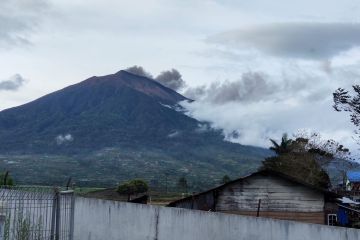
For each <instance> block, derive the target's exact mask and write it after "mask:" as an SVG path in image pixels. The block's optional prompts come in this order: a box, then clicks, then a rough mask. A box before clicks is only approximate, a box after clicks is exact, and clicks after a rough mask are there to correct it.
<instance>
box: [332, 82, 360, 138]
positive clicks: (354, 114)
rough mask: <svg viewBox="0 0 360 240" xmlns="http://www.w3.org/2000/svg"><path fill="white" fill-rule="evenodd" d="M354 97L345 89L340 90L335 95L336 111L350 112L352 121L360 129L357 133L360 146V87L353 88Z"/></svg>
mask: <svg viewBox="0 0 360 240" xmlns="http://www.w3.org/2000/svg"><path fill="white" fill-rule="evenodd" d="M353 90H354V93H355V94H354V95H351V94H350V93H349V91H346V90H345V89H343V88H338V89H337V90H336V91H335V92H334V93H333V100H334V105H333V107H334V109H335V111H337V112H342V111H344V112H349V113H350V121H351V122H352V123H353V124H354V125H355V126H356V127H357V128H358V130H357V131H356V132H355V133H356V134H357V135H358V144H360V131H359V130H360V85H354V86H353Z"/></svg>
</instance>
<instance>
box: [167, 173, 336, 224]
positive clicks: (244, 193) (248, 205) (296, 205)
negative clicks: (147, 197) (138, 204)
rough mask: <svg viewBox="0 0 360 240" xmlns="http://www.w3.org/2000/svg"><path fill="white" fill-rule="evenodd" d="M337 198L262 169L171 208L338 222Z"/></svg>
mask: <svg viewBox="0 0 360 240" xmlns="http://www.w3.org/2000/svg"><path fill="white" fill-rule="evenodd" d="M338 197H339V195H337V194H335V193H333V192H329V191H327V190H324V189H320V188H317V187H314V186H312V185H310V184H308V183H306V182H303V181H299V180H297V179H295V178H293V177H290V176H287V175H284V174H282V173H278V172H274V171H269V170H263V171H259V172H256V173H253V174H251V175H248V176H246V177H243V178H239V179H236V180H233V181H231V182H228V183H226V184H224V185H221V186H219V187H216V188H214V189H210V190H208V191H205V192H202V193H199V194H195V195H192V196H189V197H186V198H183V199H179V200H177V201H174V202H171V203H170V204H168V207H178V208H187V209H196V210H204V211H216V212H223V213H232V214H239V215H248V216H260V217H269V218H275V219H284V220H294V221H300V222H308V223H317V224H329V225H335V224H336V222H337V211H338V205H337V204H336V201H337V200H336V199H337V198H338Z"/></svg>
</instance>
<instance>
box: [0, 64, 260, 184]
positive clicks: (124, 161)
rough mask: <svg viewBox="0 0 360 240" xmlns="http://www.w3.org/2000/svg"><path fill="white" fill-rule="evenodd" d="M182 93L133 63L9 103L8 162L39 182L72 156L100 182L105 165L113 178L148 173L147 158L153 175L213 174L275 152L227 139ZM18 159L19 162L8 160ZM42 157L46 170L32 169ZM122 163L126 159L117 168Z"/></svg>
mask: <svg viewBox="0 0 360 240" xmlns="http://www.w3.org/2000/svg"><path fill="white" fill-rule="evenodd" d="M181 101H190V100H189V99H187V98H186V97H184V96H182V95H180V94H179V93H177V92H175V91H173V90H171V89H169V88H167V87H165V86H163V85H161V84H160V83H158V82H156V81H154V80H152V79H149V78H146V77H142V76H138V75H134V74H132V73H129V72H126V71H119V72H117V73H115V74H111V75H107V76H101V77H91V78H89V79H87V80H84V81H82V82H80V83H78V84H74V85H71V86H69V87H66V88H64V89H62V90H59V91H56V92H53V93H51V94H48V95H46V96H43V97H41V98H39V99H37V100H35V101H32V102H30V103H27V104H24V105H22V106H18V107H14V108H10V109H7V110H4V111H1V112H0V168H4V169H5V168H6V169H9V168H10V169H11V170H12V171H13V172H15V174H18V177H19V178H22V179H23V178H27V177H28V178H29V179H30V180H29V179H28V180H27V181H30V182H31V183H34V179H39V178H40V175H41V174H49V175H48V176H47V177H46V179H52V178H53V177H54V176H56V175H59V174H60V175H64V174H65V173H64V172H62V171H63V170H61V169H63V168H59V166H58V165H63V164H70V165H71V169H72V170H73V171H75V172H76V174H77V176H82V177H84V176H88V178H86V180H84V178H82V179H83V180H81V181H83V182H84V181H85V182H86V181H90V182H91V181H95V182H97V183H99V182H100V180H99V176H98V175H96V174H98V173H99V172H102V173H107V174H106V177H104V176H103V175H102V176H101V181H102V182H103V183H104V184H108V183H109V182H113V181H119V179H118V178H119V176H118V173H123V175H122V177H123V178H125V177H126V176H128V177H131V176H132V177H133V176H134V175H126V174H130V173H129V171H130V169H132V170H131V173H132V174H135V175H136V174H140V175H141V176H142V175H144V172H143V170H142V167H143V166H147V168H149V169H152V170H151V171H152V172H151V174H150V173H145V176H147V175H149V176H150V175H151V176H152V175H153V174H154V173H155V172H157V173H163V172H164V171H168V170H170V169H171V170H174V169H175V170H174V171H175V172H176V171H180V170H178V169H183V170H182V171H185V172H187V171H190V170H189V169H192V170H191V171H193V174H195V173H196V176H199V174H200V173H199V171H204V174H205V175H207V173H208V171H209V169H214V170H215V169H216V170H217V171H218V173H217V174H223V173H227V174H229V171H230V172H233V173H235V172H236V171H237V170H236V169H239V168H240V166H241V164H240V163H241V162H242V163H244V162H248V161H253V162H254V161H255V162H254V163H253V166H256V163H259V161H260V160H261V159H262V157H263V156H265V155H266V154H267V152H266V151H264V150H263V149H260V148H255V147H249V146H242V145H239V144H233V143H229V142H225V141H223V136H222V134H221V131H217V130H213V129H211V128H210V127H209V125H208V124H207V123H203V122H200V121H198V120H196V119H194V118H191V117H189V116H187V115H186V114H184V113H183V111H182V108H181V106H180V105H179V102H181ZM2 156H3V159H4V161H1V159H2ZM9 158H10V159H11V161H10V160H8V159H9ZM14 159H15V160H14ZM16 159H17V160H16ZM24 159H26V160H24ZM41 159H42V160H41ZM59 159H60V160H59ZM14 161H15V162H17V164H15V165H14V164H12V165H11V164H8V162H12V163H13V162H14ZM34 161H36V164H37V165H36V166H37V168H43V171H42V172H37V171H35V170H34V172H32V174H29V171H30V170H29V169H32V168H33V166H32V165H29V164H31V163H33V164H35V163H34ZM38 161H43V162H42V163H41V164H39V163H38ZM223 161H225V163H224V162H223ZM90 162H91V163H92V164H89V163H90ZM114 166H118V167H117V168H116V169H117V170H116V171H117V172H116V173H115V172H113V170H114ZM124 166H126V167H124ZM134 166H137V168H135V169H134ZM150 166H152V167H150ZM92 167H94V169H92ZM24 169H26V170H27V171H26V172H22V171H24ZM176 169H177V170H176ZM226 169H228V170H226ZM246 169H248V167H247V168H245V170H246ZM245 170H244V169H242V172H244V171H245ZM58 171H60V172H58ZM64 171H65V170H64ZM242 172H239V174H240V173H242ZM20 173H21V174H20ZM94 174H95V175H94ZM177 174H178V175H180V174H183V172H177V173H176V174H175V175H177ZM34 176H37V177H34ZM194 176H195V175H194ZM42 178H43V177H42ZM89 179H90V180H89ZM51 181H52V180H51ZM79 181H80V180H79ZM81 181H80V182H81ZM37 182H38V181H37ZM27 183H29V182H27Z"/></svg>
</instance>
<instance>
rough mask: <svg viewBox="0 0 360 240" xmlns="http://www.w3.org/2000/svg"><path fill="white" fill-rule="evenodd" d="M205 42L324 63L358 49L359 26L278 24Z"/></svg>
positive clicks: (357, 24)
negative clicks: (352, 49)
mask: <svg viewBox="0 0 360 240" xmlns="http://www.w3.org/2000/svg"><path fill="white" fill-rule="evenodd" d="M208 41H209V42H212V43H217V44H221V45H226V46H230V47H235V48H239V49H244V48H255V49H257V50H259V51H261V52H263V53H266V54H269V55H272V56H277V57H289V58H301V59H316V60H319V59H320V60H324V59H329V58H332V57H334V56H336V55H338V54H339V53H341V52H344V51H347V50H350V49H351V48H353V47H356V46H360V24H359V23H282V24H269V25H260V26H253V27H249V28H246V29H240V30H234V31H229V32H224V33H220V34H217V35H215V36H211V37H209V38H208Z"/></svg>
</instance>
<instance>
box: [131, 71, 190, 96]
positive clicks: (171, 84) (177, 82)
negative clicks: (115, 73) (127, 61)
mask: <svg viewBox="0 0 360 240" xmlns="http://www.w3.org/2000/svg"><path fill="white" fill-rule="evenodd" d="M125 71H127V72H129V73H132V74H135V75H138V76H142V77H147V78H150V79H153V80H155V81H157V82H159V83H160V84H162V85H164V86H165V87H168V88H171V89H173V90H175V91H177V90H179V89H182V88H183V87H185V86H186V83H185V81H184V80H183V79H182V76H181V74H180V72H179V71H178V70H176V69H171V70H167V71H162V72H161V73H160V74H159V75H158V76H156V77H153V75H152V74H151V73H149V72H148V71H146V70H145V69H144V68H143V67H142V66H136V65H135V66H132V67H129V68H127V69H125Z"/></svg>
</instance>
